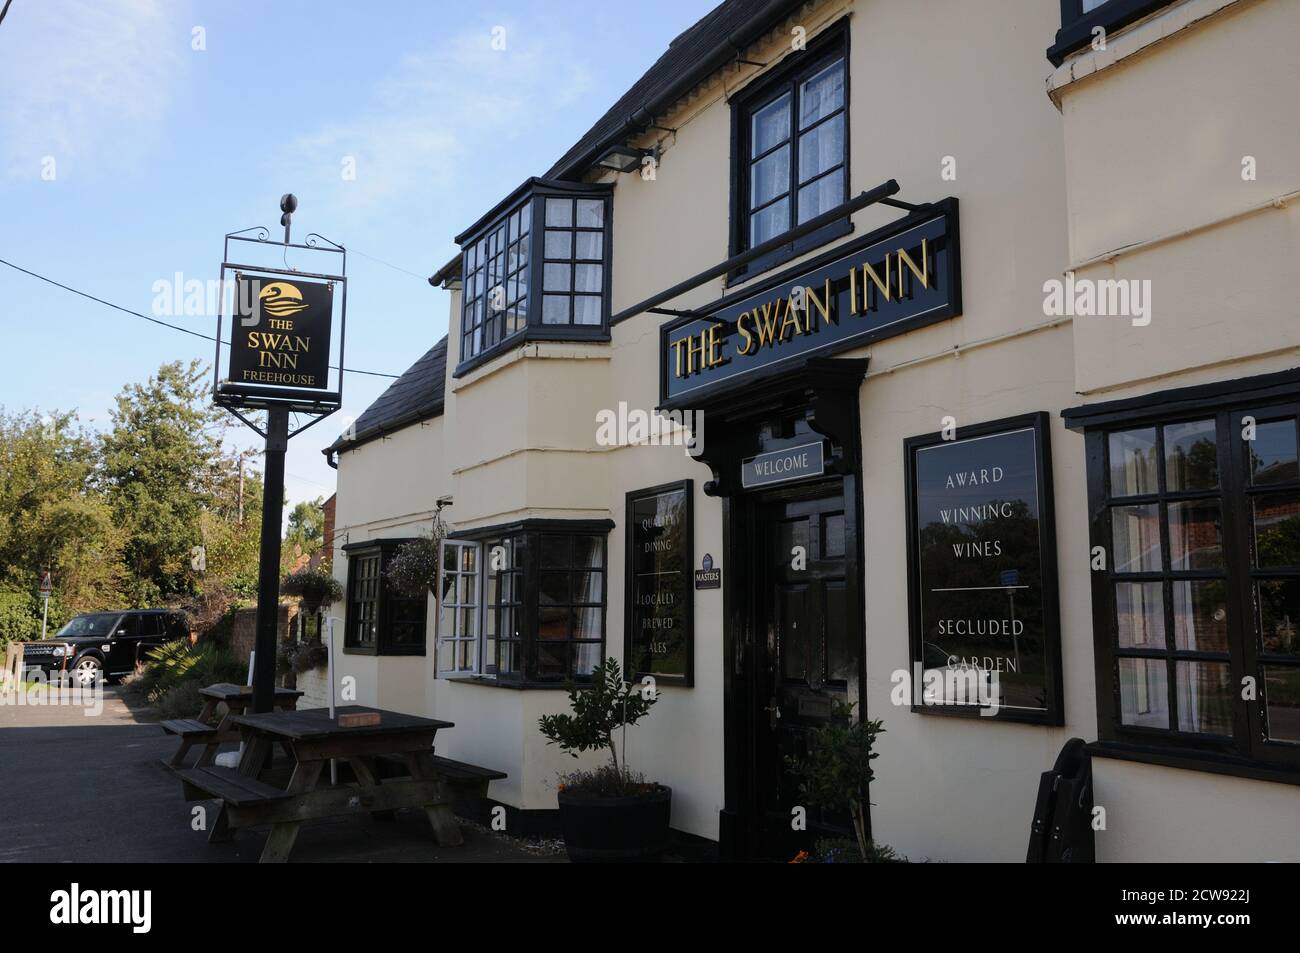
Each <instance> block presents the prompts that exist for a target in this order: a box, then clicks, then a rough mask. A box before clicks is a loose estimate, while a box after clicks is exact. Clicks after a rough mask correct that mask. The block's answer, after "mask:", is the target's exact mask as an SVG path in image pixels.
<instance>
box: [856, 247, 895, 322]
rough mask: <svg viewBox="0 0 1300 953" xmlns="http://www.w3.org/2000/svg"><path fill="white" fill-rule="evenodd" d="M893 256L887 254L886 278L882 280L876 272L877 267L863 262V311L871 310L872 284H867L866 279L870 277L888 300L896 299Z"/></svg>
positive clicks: (878, 290)
mask: <svg viewBox="0 0 1300 953" xmlns="http://www.w3.org/2000/svg"><path fill="white" fill-rule="evenodd" d="M892 258H893V256H892V255H886V256H885V280H884V281H881V280H880V275H879V274H878V273H877V272H876V269H874V268H872V267H871V266H870V265H869V264H867V263H866V262H863V263H862V279H863V280H862V310H863V311H870V310H871V285H869V284H867V281H866V279H868V278H870V279H871V283H872V284H874V285H875V286H876V291H877V293H878V294H882V295H884V296H885V300H886V301H893V300H894V286H893V262H892V260H891V259H892Z"/></svg>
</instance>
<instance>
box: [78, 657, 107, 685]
mask: <svg viewBox="0 0 1300 953" xmlns="http://www.w3.org/2000/svg"><path fill="white" fill-rule="evenodd" d="M103 676H104V666H103V663H101V662H100V661H99V659H97V658H95V656H93V655H83V656H82V657H81V658H79V659H77V660H76V661H75V662H74V663H73V664H72V680H73V681H74V682H76V683H77V684H78V685H80V686H81V687H82V688H90V687H91V686H92V685H94V684H95V683H96V682H98V681H99V680H100V679H101V678H103Z"/></svg>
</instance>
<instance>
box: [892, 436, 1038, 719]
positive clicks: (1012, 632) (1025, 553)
mask: <svg viewBox="0 0 1300 953" xmlns="http://www.w3.org/2000/svg"><path fill="white" fill-rule="evenodd" d="M1048 426H1049V424H1048V416H1047V414H1042V413H1040V414H1031V415H1028V416H1024V417H1018V418H1012V419H1008V420H1001V421H995V422H993V423H988V424H981V425H978V426H974V427H967V428H963V429H960V430H957V431H956V432H955V433H950V434H948V436H949V437H951V438H952V439H947V440H945V439H944V435H943V434H942V433H939V434H931V435H928V436H925V437H913V438H912V439H910V440H908V441H906V455H907V490H908V517H909V518H908V577H909V587H910V592H909V608H910V622H911V644H912V672H911V673H910V675H911V678H912V683H913V684H912V692H913V694H912V699H913V710H916V711H925V712H935V713H940V714H958V715H977V714H983V715H985V716H988V717H992V718H997V719H1002V720H1012V721H1028V722H1035V723H1039V724H1049V725H1059V724H1062V723H1063V712H1062V705H1061V660H1060V625H1059V615H1058V607H1057V579H1056V529H1055V521H1054V516H1053V509H1052V478H1051V452H1050V448H1049V443H1048Z"/></svg>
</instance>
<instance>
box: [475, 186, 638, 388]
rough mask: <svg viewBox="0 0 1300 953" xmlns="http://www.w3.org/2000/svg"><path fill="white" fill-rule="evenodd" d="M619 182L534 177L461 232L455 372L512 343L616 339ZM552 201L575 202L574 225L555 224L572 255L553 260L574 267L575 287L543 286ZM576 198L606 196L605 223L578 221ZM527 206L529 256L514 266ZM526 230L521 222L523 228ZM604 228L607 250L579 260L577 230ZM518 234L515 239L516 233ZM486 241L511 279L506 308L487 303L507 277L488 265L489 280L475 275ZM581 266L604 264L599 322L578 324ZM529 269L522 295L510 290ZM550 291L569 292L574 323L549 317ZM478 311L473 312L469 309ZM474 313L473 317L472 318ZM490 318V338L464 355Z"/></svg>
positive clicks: (479, 363)
mask: <svg viewBox="0 0 1300 953" xmlns="http://www.w3.org/2000/svg"><path fill="white" fill-rule="evenodd" d="M613 190H614V187H613V185H610V184H602V183H586V182H558V181H552V180H547V179H537V178H533V179H529V180H528V181H527V182H525V183H524V184H523V185H521V186H520V187H519V188H518V189H516V190H515V191H514V192H512V193H511V194H510V195H509V196H507V197H506V198H505V199H504V200H502V201H501V202H500V203H499V204H498V205H497V206H496V207H495V208H494V209H492V211H490V212H488V213H487V214H486V215H484V216H483V217H482V218H481V219H479V221H478V222H476V223H475V224H474V225H472V226H471V227H470V228H469V229H467V230H466V231H465V232H462V233H461V234H460V235H457V236H456V243H457V244H458V245H459V246H460V247H461V289H462V290H461V306H460V314H459V315H458V316H457V320H456V333H457V334H458V335H459V336H458V337H457V342H458V356H459V360H458V362H457V364H456V369H455V371H454V372H453V374H452V376H453V377H461V376H463V375H465V374H467V373H469V372H470V371H472V370H474V369H475V368H477V367H481V366H482V365H483V364H485V363H487V362H488V361H490V360H492V359H493V358H494V357H496V356H497V355H499V354H502V353H504V352H505V351H507V350H510V349H511V348H514V347H517V346H518V345H520V344H523V343H525V342H527V341H594V342H604V341H608V340H609V339H610V333H609V318H610V302H611V296H610V285H611V283H612V273H613V269H612V263H613V214H614V201H613V195H614V191H613ZM548 199H552V200H566V199H567V200H569V201H570V202H571V203H573V204H572V206H571V215H572V217H571V224H570V225H569V226H567V228H566V227H564V226H552V228H551V230H552V231H564V230H567V231H568V232H569V233H570V235H571V236H572V237H571V240H570V248H569V253H570V254H569V257H568V258H567V259H558V258H553V259H551V263H552V264H557V263H560V262H563V263H565V264H567V265H568V266H569V276H570V288H569V290H568V291H558V292H557V291H552V292H545V291H544V288H543V282H544V274H545V270H546V269H545V265H546V263H547V258H546V248H545V246H546V232H547V224H546V202H547V200H548ZM578 201H600V202H602V203H603V223H602V224H601V225H600V226H598V227H596V226H593V227H587V226H579V225H578V224H577V204H576V203H577V202H578ZM525 208H527V210H528V220H529V221H528V226H529V228H528V249H527V255H526V260H525V261H523V262H520V263H519V264H520V267H519V268H516V269H511V268H510V262H509V250H510V247H511V246H512V245H513V244H514V240H512V239H511V231H510V224H511V220H512V218H513V217H514V216H515V215H516V214H518V213H521V210H523V209H525ZM503 228H504V236H505V237H504V239H502V240H501V246H502V247H501V249H500V251H499V252H498V250H497V249H495V248H494V247H493V245H492V243H493V242H494V241H496V236H497V235H499V234H502V229H503ZM522 231H523V229H522V228H520V233H521V234H522ZM595 232H599V233H600V234H601V235H602V248H601V251H602V255H601V257H600V258H598V259H595V258H584V259H578V258H576V257H575V256H576V255H577V244H578V242H577V234H578V233H595ZM516 240H517V239H516ZM485 241H486V242H487V243H488V246H487V249H486V257H487V258H489V259H490V258H492V257H494V256H495V255H496V254H498V253H499V254H501V255H502V262H503V265H504V269H503V272H502V276H503V278H504V280H505V286H506V300H505V305H506V306H505V308H504V309H503V310H502V311H499V312H496V313H493V312H491V311H490V310H489V309H490V307H491V301H490V299H489V296H490V293H491V290H492V288H493V287H495V286H496V285H497V284H500V283H501V282H495V283H494V282H492V281H491V280H490V279H491V277H492V275H491V273H490V272H487V271H485V272H484V273H483V276H482V284H483V287H479V286H478V281H477V280H476V278H475V275H476V273H477V272H478V269H479V268H480V267H481V266H483V264H484V262H483V256H482V254H481V253H480V251H479V249H480V246H481V244H482V243H483V242H485ZM580 265H599V267H600V271H601V290H600V292H599V295H597V294H596V293H594V292H593V293H590V297H592V298H595V297H597V296H598V297H599V298H600V302H601V316H600V321H599V322H598V323H595V324H575V323H573V319H574V317H575V316H576V315H575V313H574V309H575V308H576V303H575V301H574V298H575V296H577V297H580V296H582V294H583V293H582V292H577V291H575V290H574V288H573V284H574V282H575V280H576V269H577V266H580ZM524 269H526V271H527V274H526V277H525V280H524V283H523V285H522V291H521V293H520V294H519V295H518V296H514V295H511V294H510V287H511V286H510V278H511V277H516V278H517V277H518V276H519V275H520V274H521V273H522V272H523V270H524ZM544 294H551V295H557V294H559V295H565V296H567V297H568V298H569V322H568V323H562V324H548V323H546V322H545V321H544V320H543V306H544V298H543V295H544ZM479 302H482V316H483V321H482V322H480V321H479V316H478V312H477V310H475V309H477V308H478V303H479ZM520 303H522V304H523V305H524V312H523V314H522V317H521V316H520V312H519V310H518V305H519V304H520ZM472 310H473V312H474V313H473V314H471V311H472ZM467 318H468V320H467ZM488 322H499V330H496V331H494V332H493V333H490V334H487V335H486V339H482V340H481V343H480V344H479V349H478V350H477V351H475V353H474V354H471V355H467V354H466V350H467V347H466V343H467V339H468V337H469V335H471V334H472V333H474V331H476V330H477V329H478V328H480V327H484V326H487V324H488Z"/></svg>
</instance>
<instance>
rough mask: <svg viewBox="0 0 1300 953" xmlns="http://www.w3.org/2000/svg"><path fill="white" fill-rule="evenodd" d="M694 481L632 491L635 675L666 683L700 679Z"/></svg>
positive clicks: (628, 656)
mask: <svg viewBox="0 0 1300 953" xmlns="http://www.w3.org/2000/svg"><path fill="white" fill-rule="evenodd" d="M692 486H693V484H692V481H690V480H683V481H682V482H680V483H670V484H667V485H665V486H658V487H652V488H650V489H646V490H635V491H633V492H631V493H629V494H628V495H627V590H626V591H627V625H626V632H625V639H624V654H623V658H624V664H625V666H626V668H627V670H628V674H629V677H630V678H637V679H639V678H641V677H643V676H645V675H651V676H653V677H654V678H655V680H656V681H658V682H662V683H666V684H670V685H671V684H677V685H691V684H693V683H694V678H695V658H694V652H695V645H694V625H695V613H694V592H693V591H692V589H691V569H692V563H693V562H694V556H693V551H694V550H693V539H694V526H693V522H692V509H691V507H692V502H691V499H692V497H691V494H692Z"/></svg>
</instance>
